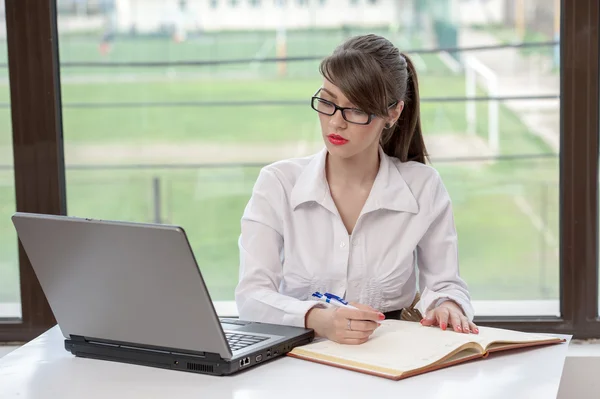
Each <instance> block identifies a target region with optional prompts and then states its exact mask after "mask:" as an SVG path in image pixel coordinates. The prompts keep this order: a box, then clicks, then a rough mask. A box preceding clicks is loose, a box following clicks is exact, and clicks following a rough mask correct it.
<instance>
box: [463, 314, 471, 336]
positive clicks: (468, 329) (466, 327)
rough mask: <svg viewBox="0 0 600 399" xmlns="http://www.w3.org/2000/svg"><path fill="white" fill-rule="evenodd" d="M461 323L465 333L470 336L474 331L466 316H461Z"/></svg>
mask: <svg viewBox="0 0 600 399" xmlns="http://www.w3.org/2000/svg"><path fill="white" fill-rule="evenodd" d="M461 322H462V329H463V332H464V333H466V334H469V333H470V332H471V331H472V330H471V326H469V319H467V318H466V317H465V316H461Z"/></svg>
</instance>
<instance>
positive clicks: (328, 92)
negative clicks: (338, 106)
mask: <svg viewBox="0 0 600 399" xmlns="http://www.w3.org/2000/svg"><path fill="white" fill-rule="evenodd" d="M321 91H324V92H325V93H327V94H329V95H330V96H331V97H333V98H334V100H335V99H337V96H336V95H335V94H333V93H332V92H330V91H329V90H327V89H326V88H324V87H323V88H322V89H321Z"/></svg>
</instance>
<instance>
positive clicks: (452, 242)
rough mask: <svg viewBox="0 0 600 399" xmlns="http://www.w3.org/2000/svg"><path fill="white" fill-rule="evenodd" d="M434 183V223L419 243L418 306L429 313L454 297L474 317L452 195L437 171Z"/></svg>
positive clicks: (431, 223)
mask: <svg viewBox="0 0 600 399" xmlns="http://www.w3.org/2000/svg"><path fill="white" fill-rule="evenodd" d="M432 186H433V187H432V192H431V194H430V197H431V205H430V207H429V210H430V214H431V216H430V217H429V220H430V225H429V228H428V229H427V232H426V233H425V234H424V235H423V237H422V238H421V240H420V241H419V244H418V245H417V265H418V268H419V288H420V291H421V299H420V301H419V303H418V304H417V305H416V306H417V308H418V309H419V311H420V312H421V314H423V316H425V314H426V312H427V311H429V310H431V309H433V308H435V307H436V306H438V305H439V304H441V303H442V302H444V301H445V300H448V299H450V300H452V301H454V302H456V303H457V304H458V305H459V306H460V307H461V308H462V310H463V312H464V314H465V316H466V317H467V318H468V319H469V320H470V321H472V320H473V316H474V311H473V307H472V304H471V298H470V295H469V291H468V288H467V284H466V283H465V281H464V280H463V279H462V278H461V277H460V273H459V265H458V263H459V262H458V237H457V234H456V228H455V224H454V216H453V212H452V204H451V200H450V196H449V195H448V192H447V191H446V188H445V187H444V184H443V183H442V180H441V178H440V176H439V175H438V174H437V173H436V177H435V179H434V183H433V184H432Z"/></svg>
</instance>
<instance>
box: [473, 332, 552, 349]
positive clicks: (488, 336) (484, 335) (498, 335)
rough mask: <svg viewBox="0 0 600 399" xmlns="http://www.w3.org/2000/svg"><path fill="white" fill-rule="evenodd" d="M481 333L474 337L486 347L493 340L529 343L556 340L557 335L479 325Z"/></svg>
mask: <svg viewBox="0 0 600 399" xmlns="http://www.w3.org/2000/svg"><path fill="white" fill-rule="evenodd" d="M478 328H479V334H478V335H475V336H474V337H473V340H474V341H477V342H479V344H480V345H481V346H482V347H484V348H486V347H487V346H488V345H490V344H492V342H496V341H497V342H500V343H502V344H505V343H528V342H535V341H555V340H556V337H548V336H546V335H540V334H532V333H525V332H520V331H513V330H504V329H499V328H492V327H478Z"/></svg>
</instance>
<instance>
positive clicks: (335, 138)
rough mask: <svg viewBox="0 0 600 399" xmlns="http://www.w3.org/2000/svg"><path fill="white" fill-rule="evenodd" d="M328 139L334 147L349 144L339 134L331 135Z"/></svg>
mask: <svg viewBox="0 0 600 399" xmlns="http://www.w3.org/2000/svg"><path fill="white" fill-rule="evenodd" d="M327 139H328V140H329V142H330V143H331V144H333V145H344V144H346V143H347V142H348V140H346V139H345V138H343V137H342V136H340V135H337V134H330V135H328V136H327Z"/></svg>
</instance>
